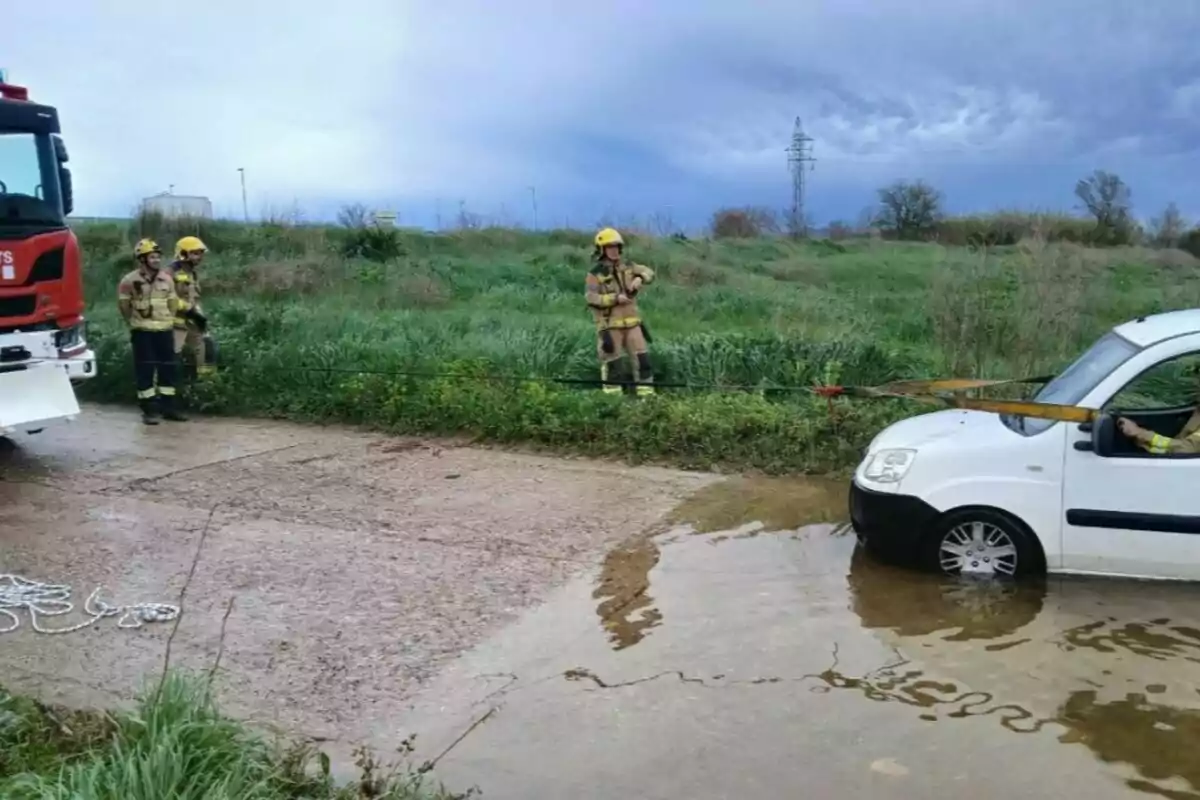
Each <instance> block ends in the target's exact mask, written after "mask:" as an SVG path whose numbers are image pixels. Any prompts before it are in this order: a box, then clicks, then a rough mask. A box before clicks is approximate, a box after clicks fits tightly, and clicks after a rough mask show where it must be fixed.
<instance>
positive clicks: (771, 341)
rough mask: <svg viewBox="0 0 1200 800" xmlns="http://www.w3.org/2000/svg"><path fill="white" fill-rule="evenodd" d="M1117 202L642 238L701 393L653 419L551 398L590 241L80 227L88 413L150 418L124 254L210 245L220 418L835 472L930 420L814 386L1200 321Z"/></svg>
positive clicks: (1106, 188) (1192, 263)
mask: <svg viewBox="0 0 1200 800" xmlns="http://www.w3.org/2000/svg"><path fill="white" fill-rule="evenodd" d="M1116 180H1117V181H1119V179H1116ZM1089 181H1090V182H1089ZM1122 185H1123V184H1122ZM1120 186H1121V185H1114V184H1113V183H1112V180H1110V178H1109V177H1106V174H1104V173H1098V174H1097V175H1096V176H1092V177H1091V178H1089V179H1087V180H1085V181H1081V182H1080V187H1077V194H1079V195H1080V197H1089V198H1091V200H1090V201H1089V202H1091V206H1094V207H1095V211H1096V213H1095V214H1094V215H1093V217H1092V218H1082V217H1079V218H1076V217H1068V216H1053V215H1037V214H1016V213H1013V214H998V215H994V216H990V217H978V218H966V219H946V218H944V217H943V216H942V215H941V214H940V212H939V211H938V209H939V208H940V204H941V198H940V196H939V195H938V194H937V193H936V191H935V190H933V189H932V188H930V187H928V186H926V185H924V184H921V183H914V184H897V185H895V186H890V187H886V188H885V189H882V190H880V193H879V194H880V203H879V208H878V209H877V211H876V213H875V215H874V216H873V218H872V219H871V220H870V221H869V224H867V225H865V226H858V227H855V228H851V227H850V226H846V225H841V224H840V223H836V224H835V225H834V226H831V228H830V230H829V232H828V233H829V238H822V239H805V240H795V239H792V238H790V237H788V236H786V235H778V234H777V232H778V227H775V226H774V223H773V222H772V221H771V220H772V217H771V215H770V214H769V213H768V212H763V211H761V210H756V209H726V210H723V211H720V212H718V213H717V214H715V215H714V219H713V224H712V226H711V235H709V236H706V237H704V238H688V237H686V236H683V235H682V234H678V233H675V234H671V233H669V232H668V231H666V230H665V229H663V230H659V231H658V233H659V234H664V235H653V234H652V233H650V232H648V231H645V230H642V231H639V230H638V229H637V225H636V224H627V225H623V226H622V229H623V230H624V231H628V234H627V240H628V241H629V247H628V254H629V256H630V257H632V258H634V259H636V260H638V261H641V262H644V263H646V264H649V265H651V266H653V267H654V268H655V269H656V270H657V273H658V276H659V280H658V281H657V282H656V283H655V284H654V285H653V286H651V287H650V288H649V289H648V290H647V292H646V294H645V296H644V299H643V303H642V305H643V308H644V313H645V315H646V319H647V323H648V326H649V328H650V332H651V334H652V336H653V344H652V345H651V351H652V356H653V358H654V362H655V369H656V378H657V380H658V381H660V382H661V383H664V384H687V385H688V386H689V387H696V388H678V387H676V388H671V387H666V388H664V389H663V390H662V391H661V392H660V396H659V397H656V398H654V399H652V400H651V401H648V402H634V401H631V400H626V399H623V398H619V397H610V396H605V395H604V394H603V393H601V392H599V391H597V390H595V389H594V388H591V387H581V386H578V385H571V384H563V383H555V382H553V381H549V380H547V379H549V378H565V379H570V380H595V379H597V378H598V374H599V373H598V368H597V366H596V362H595V349H594V348H595V345H594V339H593V336H594V333H593V330H592V326H591V321H590V316H589V315H588V314H587V313H586V311H585V308H584V305H583V276H584V273H585V271H586V270H587V268H588V259H589V254H590V249H591V248H590V238H591V233H590V232H588V231H575V230H551V231H540V232H531V231H526V230H519V229H511V228H507V229H506V228H489V227H481V226H480V225H479V224H478V222H477V221H474V222H471V221H468V222H469V223H470V224H468V223H461V224H460V227H459V228H458V229H455V230H453V231H446V232H436V233H434V232H423V231H418V230H408V229H404V228H397V229H390V228H384V229H381V228H377V227H374V226H373V225H372V224H371V223H370V222H369V218H368V217H367V215H365V213H364V210H363V209H361V208H359V209H357V210H356V209H348V210H347V211H346V212H345V213H344V214H343V218H342V224H340V225H337V226H312V225H303V224H297V223H288V222H279V221H275V222H267V223H264V224H261V225H255V226H247V225H243V224H239V223H233V222H228V221H219V220H218V221H212V220H165V219H162V218H160V217H154V216H143V217H140V218H138V219H136V220H134V222H133V223H132V224H130V225H118V224H96V225H82V226H80V227H79V229H78V230H79V233H80V236H81V241H82V246H83V248H84V252H85V254H86V258H87V262H88V263H87V282H88V287H87V291H88V298H89V302H90V304H91V308H90V311H89V330H90V334H91V336H92V338H93V342H94V344H95V346H96V348H97V350H98V352H99V355H100V375H99V377H98V378H96V379H95V380H93V381H91V382H89V383H88V384H87V388H86V395H87V396H90V397H91V398H93V399H99V400H105V401H117V402H128V401H129V398H130V397H131V393H132V389H131V385H132V384H131V376H130V371H131V367H130V366H129V355H128V343H127V338H126V336H125V333H124V329H123V327H122V326H121V325H120V324H119V319H118V318H117V315H116V310H115V300H114V299H113V297H114V291H115V290H114V287H115V285H116V282H117V280H118V278H119V276H120V275H121V274H123V273H124V272H125V271H127V270H128V269H130V266H131V260H130V256H129V251H130V244H131V242H132V241H133V240H134V239H135V238H136V237H137V236H141V235H149V236H154V237H156V238H157V239H158V241H159V242H160V244H162V245H163V246H164V247H170V246H171V245H172V244H173V243H174V241H175V239H176V238H177V237H178V236H180V235H183V234H185V233H194V234H198V235H199V236H201V238H203V239H204V241H205V242H206V243H207V244H208V245H209V247H210V248H211V252H210V256H209V259H208V260H207V261H206V264H205V267H204V290H205V305H206V311H207V313H208V314H209V317H210V319H211V320H212V328H213V332H214V334H215V335H216V337H217V338H218V340H219V343H220V347H221V354H222V360H223V362H224V364H225V368H224V369H223V370H222V371H221V372H220V373H219V374H218V375H217V376H216V377H215V378H214V379H213V380H212V381H211V382H210V383H208V384H207V385H204V386H201V387H198V388H197V390H196V392H195V397H194V400H195V403H196V404H197V405H198V407H199V408H202V409H203V410H205V411H209V412H214V413H230V414H248V415H261V416H269V417H285V418H292V419H298V420H307V421H322V422H326V421H328V422H332V421H340V422H347V423H354V424H362V425H367V426H371V427H375V428H379V429H383V430H388V431H393V432H400V433H440V434H463V435H467V436H472V437H475V438H477V439H479V440H482V441H490V442H498V443H520V444H522V445H525V446H543V447H548V448H552V449H555V450H564V451H573V452H579V453H586V454H592V455H601V456H615V457H620V458H624V459H628V460H631V461H635V462H636V461H665V462H670V463H675V464H678V465H681V466H685V467H695V468H713V467H725V468H730V469H747V468H749V469H760V470H764V471H768V472H794V471H803V472H829V471H836V470H840V469H844V468H846V467H847V466H849V465H852V464H853V463H854V462H855V461H856V460H857V458H858V457H859V455H860V454H861V452H862V448H863V446H865V445H866V443H867V442H868V441H869V440H870V438H871V437H872V436H873V435H874V434H875V433H876V432H877V431H878V430H879V428H880V427H881V426H882V425H884V424H886V423H888V422H890V421H892V420H894V419H897V418H899V417H901V416H905V415H909V414H912V413H914V412H916V411H921V410H926V409H928V408H929V407H928V406H924V405H915V404H911V403H905V402H894V401H879V402H863V401H849V400H847V401H835V402H834V403H832V404H829V403H827V402H826V401H825V400H823V399H820V398H817V397H815V396H813V395H812V394H811V393H809V392H806V391H804V390H805V389H806V387H812V386H814V385H818V384H826V383H841V384H854V385H862V384H867V385H871V384H878V383H881V382H885V381H888V380H892V379H897V378H916V377H938V376H950V375H953V376H959V377H1018V376H1023V375H1032V374H1042V373H1045V372H1046V371H1048V370H1054V369H1057V368H1059V367H1061V366H1062V365H1063V364H1064V362H1065V361H1067V360H1069V359H1070V358H1073V357H1074V356H1075V355H1076V354H1077V353H1078V352H1079V351H1080V349H1081V348H1083V347H1085V346H1086V345H1087V344H1088V343H1090V342H1091V341H1092V340H1093V339H1094V338H1095V337H1096V336H1098V335H1099V334H1100V333H1102V332H1103V331H1104V330H1106V329H1107V328H1109V327H1110V326H1112V325H1113V324H1115V323H1117V322H1120V321H1123V320H1126V319H1129V318H1131V317H1135V316H1137V315H1141V314H1147V313H1153V312H1157V311H1162V310H1166V309H1171V308H1184V307H1192V306H1198V305H1200V270H1197V267H1198V266H1200V261H1198V260H1197V258H1196V256H1195V255H1193V254H1192V253H1189V252H1187V251H1186V250H1185V249H1181V248H1192V249H1193V251H1194V252H1200V234H1197V233H1196V231H1194V230H1192V231H1190V232H1189V230H1188V228H1187V226H1186V224H1185V223H1184V222H1183V221H1182V220H1181V219H1179V218H1178V213H1177V212H1175V211H1172V210H1170V209H1168V212H1169V213H1168V212H1164V215H1163V217H1162V218H1161V219H1159V220H1156V221H1155V223H1154V225H1153V226H1151V229H1150V230H1142V229H1141V228H1140V227H1139V226H1137V225H1136V224H1135V223H1133V222H1132V218H1131V217H1130V216H1129V214H1128V197H1127V194H1128V192H1127V190H1126V191H1125V194H1122V190H1121V188H1120ZM1122 203H1124V205H1122ZM1091 206H1089V207H1091ZM1121 209H1125V210H1124V211H1122V210H1121ZM1172 215H1173V216H1172ZM1164 220H1165V221H1164ZM618 222H619V221H618ZM1101 244H1103V245H1106V246H1104V247H1100V246H1099V245H1101Z"/></svg>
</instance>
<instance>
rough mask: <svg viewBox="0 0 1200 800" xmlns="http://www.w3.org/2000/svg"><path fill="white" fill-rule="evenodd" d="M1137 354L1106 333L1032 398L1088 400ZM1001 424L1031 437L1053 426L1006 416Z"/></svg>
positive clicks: (1063, 401) (1058, 401) (1126, 342)
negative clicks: (1116, 370) (1090, 394)
mask: <svg viewBox="0 0 1200 800" xmlns="http://www.w3.org/2000/svg"><path fill="white" fill-rule="evenodd" d="M1137 352H1138V348H1137V346H1136V345H1134V344H1133V343H1132V342H1130V341H1129V340H1128V339H1126V338H1124V337H1122V336H1118V335H1117V334H1116V333H1115V332H1113V331H1109V332H1108V333H1106V334H1104V336H1102V337H1100V339H1099V340H1098V341H1097V342H1096V343H1095V344H1094V345H1092V346H1091V348H1089V349H1088V350H1087V352H1085V353H1084V354H1083V355H1081V356H1080V357H1079V358H1078V359H1076V361H1075V363H1073V364H1072V365H1071V366H1069V367H1067V368H1066V369H1065V370H1063V371H1062V373H1060V374H1059V376H1058V377H1056V378H1055V379H1054V380H1052V381H1050V382H1049V383H1047V384H1046V385H1045V386H1043V387H1042V389H1041V391H1039V392H1038V393H1037V394H1036V395H1034V397H1033V399H1034V401H1036V402H1039V403H1056V404H1058V405H1066V406H1073V405H1075V404H1077V403H1078V402H1079V401H1080V400H1082V399H1083V398H1085V397H1087V395H1088V392H1090V391H1092V389H1095V388H1096V386H1097V385H1099V383H1100V381H1102V380H1104V379H1105V378H1106V377H1108V376H1109V375H1110V374H1111V373H1112V371H1113V370H1115V369H1116V368H1117V367H1119V366H1121V365H1122V364H1124V363H1125V362H1126V361H1128V360H1129V359H1130V358H1132V357H1133V356H1134V354H1136V353H1137ZM1004 424H1005V425H1007V426H1008V427H1009V428H1012V429H1013V430H1014V431H1016V432H1017V433H1023V434H1025V435H1026V436H1032V435H1034V434H1037V433H1041V432H1042V431H1044V430H1046V429H1047V428H1049V427H1050V426H1051V425H1053V424H1054V420H1050V419H1033V418H1031V417H1013V416H1012V415H1008V414H1006V415H1005V416H1004Z"/></svg>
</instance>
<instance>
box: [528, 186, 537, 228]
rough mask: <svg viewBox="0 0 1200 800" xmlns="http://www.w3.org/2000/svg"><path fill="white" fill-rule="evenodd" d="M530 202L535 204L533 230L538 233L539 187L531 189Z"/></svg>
mask: <svg viewBox="0 0 1200 800" xmlns="http://www.w3.org/2000/svg"><path fill="white" fill-rule="evenodd" d="M529 200H530V202H531V203H533V229H534V230H535V231H536V230H537V229H538V218H537V187H536V186H530V187H529Z"/></svg>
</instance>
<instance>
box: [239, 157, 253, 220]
mask: <svg viewBox="0 0 1200 800" xmlns="http://www.w3.org/2000/svg"><path fill="white" fill-rule="evenodd" d="M238 172H239V173H240V174H241V176H242V219H244V220H245V221H246V222H247V223H249V222H250V206H249V204H247V203H246V168H245V167H238Z"/></svg>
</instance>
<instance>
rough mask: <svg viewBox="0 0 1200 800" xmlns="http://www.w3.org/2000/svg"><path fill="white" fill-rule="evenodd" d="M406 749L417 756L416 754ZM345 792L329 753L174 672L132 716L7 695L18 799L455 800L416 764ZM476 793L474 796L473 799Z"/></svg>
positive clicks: (5, 722)
mask: <svg viewBox="0 0 1200 800" xmlns="http://www.w3.org/2000/svg"><path fill="white" fill-rule="evenodd" d="M406 752H408V753H411V748H409V749H408V750H407V751H406ZM359 766H360V769H361V771H362V775H361V777H360V778H359V780H358V781H356V782H355V783H354V784H353V785H348V786H340V787H339V786H337V785H335V782H334V780H333V779H332V778H331V777H330V768H329V760H328V757H326V756H325V755H324V754H322V753H320V752H318V751H315V750H313V749H312V748H309V747H306V746H300V745H285V744H282V743H272V742H268V741H267V740H266V739H264V738H262V737H260V736H259V735H257V734H255V733H252V732H250V731H249V730H247V729H246V728H245V727H244V726H243V725H241V724H240V723H238V722H234V721H232V720H230V719H227V718H225V717H223V716H222V715H221V714H220V712H219V711H218V709H217V708H216V706H215V705H214V703H213V701H212V698H211V697H210V696H209V694H208V690H207V686H206V684H205V682H204V681H203V680H201V679H199V678H198V677H195V676H186V675H181V674H170V675H168V676H167V679H166V680H165V681H164V682H163V684H162V687H161V690H159V687H158V686H157V682H156V683H155V685H154V686H151V687H150V688H148V690H147V691H146V692H145V694H144V696H143V698H142V699H141V700H140V702H139V703H138V704H137V706H136V708H134V709H133V710H132V711H123V712H114V713H108V712H98V711H67V710H63V709H54V708H49V707H47V706H45V705H42V704H40V703H38V702H35V701H33V700H30V699H28V698H21V697H17V696H14V695H11V694H9V693H7V692H5V691H4V690H3V689H0V797H4V798H9V799H10V800H166V798H171V800H301V799H304V800H352V799H353V798H380V800H454V798H463V797H466V796H469V794H468V795H454V794H450V793H449V792H447V791H446V790H445V789H443V788H442V787H441V786H439V785H437V784H436V783H434V782H432V781H430V780H429V779H428V777H427V775H425V774H424V772H423V771H422V770H420V769H413V768H409V767H408V766H407V765H403V764H402V765H399V766H398V767H389V768H386V769H383V768H381V767H380V765H379V764H378V763H376V762H375V761H374V760H373V759H372V758H371V757H370V755H369V754H367V753H365V752H364V753H362V754H361V755H360V759H359ZM472 793H473V792H472Z"/></svg>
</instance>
